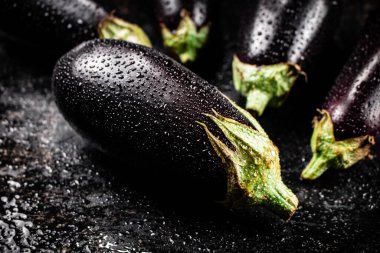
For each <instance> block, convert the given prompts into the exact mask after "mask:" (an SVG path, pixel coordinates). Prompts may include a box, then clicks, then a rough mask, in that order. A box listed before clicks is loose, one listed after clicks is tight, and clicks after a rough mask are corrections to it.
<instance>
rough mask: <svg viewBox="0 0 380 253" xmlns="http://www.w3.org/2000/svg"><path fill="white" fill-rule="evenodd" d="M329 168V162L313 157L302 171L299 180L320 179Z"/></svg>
mask: <svg viewBox="0 0 380 253" xmlns="http://www.w3.org/2000/svg"><path fill="white" fill-rule="evenodd" d="M328 168H329V162H328V160H327V159H325V158H323V157H318V156H317V155H313V158H312V159H311V161H310V162H309V164H308V165H307V166H306V168H305V169H304V170H303V171H302V174H301V178H303V179H309V180H314V179H316V178H318V177H320V176H321V175H322V174H323V173H324V172H325V171H326V170H327V169H328Z"/></svg>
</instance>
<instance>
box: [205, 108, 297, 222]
mask: <svg viewBox="0 0 380 253" xmlns="http://www.w3.org/2000/svg"><path fill="white" fill-rule="evenodd" d="M234 106H235V107H236V106H237V105H236V104H234ZM241 110H243V109H242V108H240V109H239V111H241ZM247 113H248V112H247ZM204 115H205V116H207V117H209V118H210V119H211V120H212V121H213V122H214V123H215V124H216V125H217V126H218V127H219V129H220V130H221V131H222V132H223V134H224V136H225V138H226V139H227V140H228V141H229V142H230V144H231V145H232V146H233V147H234V150H232V149H230V148H229V147H228V146H227V145H226V144H225V143H223V142H222V141H221V140H220V139H218V138H217V137H216V136H215V135H214V134H213V133H211V131H210V130H209V129H208V127H207V125H206V124H204V123H201V122H198V124H200V125H201V126H202V127H203V128H204V130H205V132H206V134H207V136H208V138H209V140H210V142H211V145H212V147H213V148H214V150H215V152H216V154H217V155H218V156H219V157H220V159H221V161H222V163H223V164H224V167H225V169H226V173H227V194H226V199H225V200H224V201H223V202H222V203H223V204H225V205H227V206H229V207H232V208H246V207H249V208H251V207H253V206H257V205H259V206H264V207H266V208H268V209H270V210H272V211H273V212H274V213H276V214H278V215H279V216H281V217H282V218H285V219H289V218H290V217H291V216H292V215H293V214H294V212H295V211H296V210H297V206H298V199H297V197H296V196H295V195H294V193H293V192H292V191H291V190H290V189H289V188H288V187H286V185H285V184H284V183H283V182H282V180H281V167H280V159H279V154H278V149H277V147H276V146H275V145H274V144H273V142H272V141H271V140H270V139H269V137H268V136H267V134H266V133H265V132H264V131H263V130H262V128H261V127H259V129H253V128H251V127H250V126H247V125H244V124H242V123H239V122H237V121H235V120H233V119H230V118H226V117H224V116H222V115H220V114H218V113H217V112H216V111H214V115H211V114H204ZM254 123H255V124H258V123H257V122H255V121H254Z"/></svg>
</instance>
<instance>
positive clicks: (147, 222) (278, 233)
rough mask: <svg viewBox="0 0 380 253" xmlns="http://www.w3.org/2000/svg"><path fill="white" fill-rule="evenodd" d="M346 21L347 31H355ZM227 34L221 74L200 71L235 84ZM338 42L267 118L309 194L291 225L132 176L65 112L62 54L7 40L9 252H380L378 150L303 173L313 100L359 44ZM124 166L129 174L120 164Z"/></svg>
mask: <svg viewBox="0 0 380 253" xmlns="http://www.w3.org/2000/svg"><path fill="white" fill-rule="evenodd" d="M354 2H358V3H359V2H360V3H362V1H354ZM222 7H223V8H221V10H222V11H221V13H220V16H219V18H221V17H223V19H221V20H224V21H222V22H220V24H222V25H226V23H225V22H227V21H228V20H231V17H230V16H232V15H233V12H232V13H230V12H229V11H226V10H229V7H230V6H229V5H228V4H227V3H223V6H222ZM351 9H354V8H351ZM358 15H359V16H360V15H361V14H358ZM227 23H228V22H227ZM233 27H234V25H233V23H232V24H230V25H229V26H228V25H226V28H223V29H227V30H234V29H233ZM345 27H346V26H345ZM359 28H360V25H357V29H359ZM152 30H153V29H152ZM220 30H221V28H220V26H217V27H216V31H220ZM345 30H347V29H341V37H340V38H347V37H349V38H351V39H352V40H354V38H355V36H348V35H347V33H345ZM350 33H351V31H350ZM216 34H220V33H216ZM228 34H233V33H228ZM228 34H227V33H225V34H223V36H221V35H217V36H216V38H221V37H222V39H223V41H224V42H225V43H223V44H222V46H220V47H223V51H222V52H226V54H223V55H225V56H223V55H222V56H219V58H218V57H217V58H214V60H215V59H221V61H220V63H219V62H218V61H216V60H215V63H214V67H215V66H216V67H215V68H218V69H219V71H218V72H217V73H216V74H215V75H214V72H212V71H209V72H207V71H203V72H202V71H200V73H201V75H203V76H204V77H205V78H207V79H209V80H212V81H213V82H214V83H217V84H219V85H220V86H221V88H223V89H227V88H228V87H229V85H230V84H231V82H230V73H229V68H230V62H229V60H230V57H231V48H233V43H232V41H233V37H231V36H233V35H228ZM352 34H357V31H356V30H352ZM218 36H219V37H218ZM216 40H217V39H215V38H214V39H211V42H215V41H216ZM335 41H336V42H337V43H332V46H331V48H330V49H329V51H327V52H326V55H325V56H324V57H325V58H326V56H329V57H330V58H329V57H327V58H329V59H330V60H329V61H322V60H321V62H322V63H323V64H321V68H320V69H318V71H315V73H313V74H312V76H311V77H312V78H310V80H313V81H311V82H310V83H308V84H305V85H298V86H297V87H296V89H295V91H294V92H293V93H292V94H291V96H290V97H289V101H288V102H287V103H286V104H285V106H284V107H283V108H281V109H280V110H268V111H267V113H266V114H265V116H264V117H263V118H262V119H260V121H261V122H262V123H263V125H264V127H265V128H266V129H267V131H268V133H269V135H270V136H271V137H272V139H273V140H274V142H275V143H276V144H277V145H278V147H279V149H280V151H281V161H282V167H283V172H282V173H283V179H284V181H285V182H286V183H287V184H288V185H289V186H290V188H292V189H293V190H294V192H295V193H296V194H297V196H298V197H299V199H300V209H299V210H298V212H297V213H296V214H295V215H294V217H293V218H292V219H291V220H290V221H288V222H285V221H282V220H279V219H278V218H277V217H275V216H273V215H272V214H270V213H268V212H266V211H265V210H261V209H260V208H258V209H257V210H253V211H252V212H251V213H250V214H247V213H232V212H229V211H227V210H224V209H223V208H221V207H219V206H218V205H214V204H213V203H209V202H206V201H203V200H197V199H196V198H191V196H188V195H182V194H181V192H182V191H181V189H172V188H171V187H170V184H169V182H170V180H171V179H162V178H159V177H157V178H155V177H149V176H145V177H143V176H142V175H138V173H132V172H133V171H136V170H138V163H135V164H121V163H119V162H117V161H113V160H112V159H110V158H108V157H106V156H104V155H102V154H101V153H99V152H98V151H96V150H94V149H93V148H92V147H91V145H89V144H88V143H87V142H85V141H84V140H83V139H82V138H81V137H80V136H78V135H77V134H76V133H75V132H74V131H73V130H72V129H71V128H70V127H69V126H68V124H67V123H66V122H65V121H64V120H63V118H62V117H61V115H60V114H59V112H58V111H57V108H56V106H55V104H54V102H53V98H52V96H51V93H50V72H51V68H52V62H53V60H51V59H49V57H47V56H45V55H44V53H43V50H36V49H34V50H30V49H28V48H26V47H25V46H20V45H17V44H14V43H11V42H9V41H6V40H4V39H1V40H0V186H1V187H0V252H12V251H14V252H160V251H181V252H197V251H199V252H210V251H212V252H231V251H238V252H242V251H250V252H273V251H277V252H284V251H294V252H297V251H307V252H333V251H350V252H363V251H369V252H376V251H379V250H380V241H379V239H378V238H379V236H380V210H379V209H380V200H379V197H378V196H379V195H380V168H379V167H380V166H379V162H380V160H379V158H378V157H377V156H376V157H375V159H373V160H368V161H364V162H361V163H360V164H358V165H357V166H354V167H353V168H351V169H349V170H347V171H329V172H327V173H326V174H325V175H324V176H323V177H322V178H321V179H320V180H318V181H315V182H303V181H300V180H299V175H300V172H301V170H302V169H303V167H304V166H305V165H306V163H307V160H308V159H309V158H310V150H309V149H310V148H309V140H308V139H309V137H310V134H311V127H310V126H311V124H310V122H311V119H312V117H313V115H315V108H317V107H318V106H319V105H320V104H321V102H322V100H323V94H324V93H325V91H326V90H327V89H328V86H330V85H331V83H332V82H333V80H334V76H335V75H336V73H337V72H338V71H339V68H340V66H341V63H342V62H344V60H345V59H346V58H347V55H348V53H347V52H349V45H350V44H353V43H352V42H350V43H347V44H344V43H343V44H344V45H345V46H343V47H342V45H343V44H342V43H339V38H338V39H337V40H335ZM216 48H218V47H216ZM213 53H214V52H212V51H210V54H213ZM331 56H333V57H331ZM222 59H224V60H222ZM321 59H323V57H321ZM326 62H328V64H327V63H326ZM200 66H202V64H201V65H200ZM203 66H207V65H203ZM198 68H199V67H198ZM203 70H204V69H203ZM221 84H223V85H221ZM230 94H232V95H233V96H235V95H234V94H233V93H232V92H230ZM126 167H129V168H128V169H129V171H130V172H126V173H124V172H123V173H121V172H120V171H123V169H125V168H126ZM177 187H178V186H177ZM193 187H194V188H195V187H196V186H193ZM190 190H191V189H190ZM188 191H189V190H188ZM118 250H119V251H118Z"/></svg>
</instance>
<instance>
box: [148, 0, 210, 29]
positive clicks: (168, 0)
mask: <svg viewBox="0 0 380 253" xmlns="http://www.w3.org/2000/svg"><path fill="white" fill-rule="evenodd" d="M155 1H156V12H157V17H158V19H159V21H160V22H162V23H164V24H165V25H166V26H167V27H168V28H169V29H171V30H175V29H177V27H178V24H179V22H180V21H181V11H182V10H186V11H188V13H189V15H190V17H191V19H192V20H193V21H194V23H195V25H196V26H197V28H200V27H202V26H204V25H206V24H207V23H208V22H209V11H210V9H209V1H210V0H155Z"/></svg>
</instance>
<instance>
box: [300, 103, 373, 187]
mask: <svg viewBox="0 0 380 253" xmlns="http://www.w3.org/2000/svg"><path fill="white" fill-rule="evenodd" d="M320 113H321V115H322V117H321V118H320V119H319V120H318V118H314V132H313V135H312V137H311V150H312V151H313V158H312V159H311V161H310V162H309V164H308V165H307V167H306V168H305V169H304V170H303V171H302V174H301V177H302V178H303V179H308V180H314V179H316V178H318V177H320V176H321V175H322V174H323V173H324V172H325V171H326V170H327V169H328V168H330V167H331V168H336V169H347V168H349V167H351V166H352V165H354V164H355V163H357V162H358V161H360V160H363V159H365V158H366V157H370V152H371V147H372V146H373V145H374V144H375V140H374V137H373V136H369V135H364V136H359V137H355V138H351V139H346V140H341V141H337V140H335V136H334V124H333V122H332V119H331V116H330V114H329V112H328V111H326V110H322V111H320Z"/></svg>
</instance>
